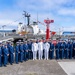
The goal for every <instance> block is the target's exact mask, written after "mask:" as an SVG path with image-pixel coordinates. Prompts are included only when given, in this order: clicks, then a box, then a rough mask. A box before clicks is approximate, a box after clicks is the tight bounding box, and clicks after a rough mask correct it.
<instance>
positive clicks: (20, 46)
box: [19, 43, 24, 62]
mask: <svg viewBox="0 0 75 75" xmlns="http://www.w3.org/2000/svg"><path fill="white" fill-rule="evenodd" d="M19 48H20V62H23V56H24V55H23V53H24V50H23V43H21V44H20V45H19Z"/></svg>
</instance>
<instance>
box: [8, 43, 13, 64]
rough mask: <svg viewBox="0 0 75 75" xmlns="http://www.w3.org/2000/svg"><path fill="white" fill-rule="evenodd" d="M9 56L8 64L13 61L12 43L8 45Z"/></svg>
mask: <svg viewBox="0 0 75 75" xmlns="http://www.w3.org/2000/svg"><path fill="white" fill-rule="evenodd" d="M9 58H10V64H11V65H12V63H13V62H14V46H13V44H11V45H10V47H9Z"/></svg>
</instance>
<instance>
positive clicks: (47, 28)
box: [44, 19, 54, 40]
mask: <svg viewBox="0 0 75 75" xmlns="http://www.w3.org/2000/svg"><path fill="white" fill-rule="evenodd" d="M44 22H45V23H46V39H47V40H48V39H50V38H51V36H50V28H49V25H50V23H53V22H54V20H49V19H47V20H44Z"/></svg>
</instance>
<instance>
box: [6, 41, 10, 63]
mask: <svg viewBox="0 0 75 75" xmlns="http://www.w3.org/2000/svg"><path fill="white" fill-rule="evenodd" d="M6 44H7V48H8V51H9V50H10V45H11V41H7V42H6ZM8 62H10V56H9V57H8Z"/></svg>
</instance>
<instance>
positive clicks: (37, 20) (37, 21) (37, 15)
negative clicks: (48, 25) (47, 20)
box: [37, 12, 38, 24]
mask: <svg viewBox="0 0 75 75" xmlns="http://www.w3.org/2000/svg"><path fill="white" fill-rule="evenodd" d="M37 24H38V12H37Z"/></svg>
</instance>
